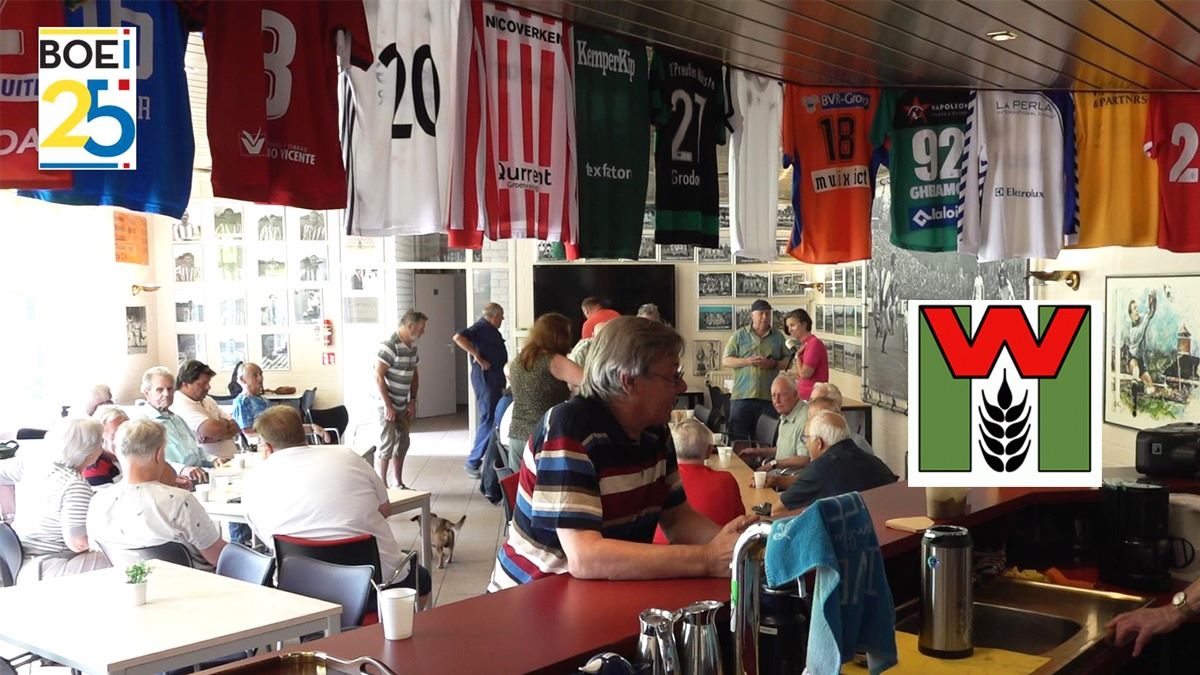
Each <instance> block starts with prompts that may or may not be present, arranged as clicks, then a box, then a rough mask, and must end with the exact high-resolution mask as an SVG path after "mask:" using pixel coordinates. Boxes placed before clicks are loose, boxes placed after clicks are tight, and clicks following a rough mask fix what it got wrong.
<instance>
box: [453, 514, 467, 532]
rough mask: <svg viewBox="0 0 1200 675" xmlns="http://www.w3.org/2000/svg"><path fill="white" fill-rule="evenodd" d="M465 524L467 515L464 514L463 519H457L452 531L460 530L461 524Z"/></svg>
mask: <svg viewBox="0 0 1200 675" xmlns="http://www.w3.org/2000/svg"><path fill="white" fill-rule="evenodd" d="M465 522H467V514H465V513H464V514H463V517H462V518H459V519H458V522H457V523H455V524H454V529H456V530H461V529H462V526H463V523H465Z"/></svg>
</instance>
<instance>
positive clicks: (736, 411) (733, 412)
mask: <svg viewBox="0 0 1200 675" xmlns="http://www.w3.org/2000/svg"><path fill="white" fill-rule="evenodd" d="M787 353H788V352H787V343H786V339H785V338H784V336H783V334H782V333H780V332H779V331H777V330H775V329H774V328H772V327H771V303H769V302H767V301H766V300H755V301H754V304H753V305H750V325H749V326H744V327H742V328H739V329H737V331H736V332H734V334H733V336H732V337H730V338H729V342H727V343H726V344H725V358H723V359H722V360H721V364H722V365H724V366H725V367H726V368H732V369H733V395H732V397H731V403H730V406H729V440H730V442H732V441H735V440H742V439H748V438H753V436H754V427H755V425H756V424H757V422H758V418H759V416H760V415H771V416H774V412H775V411H774V408H773V407H772V406H771V381H772V380H774V379H775V371H777V370H778V369H779V367H780V366H781V365H783V362H784V357H785V356H786V355H787Z"/></svg>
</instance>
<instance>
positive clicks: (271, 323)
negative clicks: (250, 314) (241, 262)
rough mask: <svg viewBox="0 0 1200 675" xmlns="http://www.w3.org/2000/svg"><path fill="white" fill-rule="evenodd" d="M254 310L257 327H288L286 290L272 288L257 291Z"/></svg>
mask: <svg viewBox="0 0 1200 675" xmlns="http://www.w3.org/2000/svg"><path fill="white" fill-rule="evenodd" d="M255 310H256V311H255V315H256V316H257V317H258V325H259V326H262V327H263V328H282V327H284V326H286V325H288V308H287V290H286V289H283V288H273V289H266V290H263V291H259V295H258V299H257V302H256V303H255Z"/></svg>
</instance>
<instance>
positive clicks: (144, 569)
mask: <svg viewBox="0 0 1200 675" xmlns="http://www.w3.org/2000/svg"><path fill="white" fill-rule="evenodd" d="M152 571H154V570H153V568H152V567H150V563H148V562H146V561H145V560H139V561H138V562H135V563H134V564H132V565H130V566H129V567H126V568H125V581H126V584H127V585H128V586H129V589H130V591H129V599H130V604H132V605H133V606H135V607H136V606H138V605H144V604H146V579H147V578H148V577H149V576H150V572H152Z"/></svg>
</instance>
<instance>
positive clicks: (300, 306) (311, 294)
mask: <svg viewBox="0 0 1200 675" xmlns="http://www.w3.org/2000/svg"><path fill="white" fill-rule="evenodd" d="M293 297H294V298H295V303H294V305H293V307H294V309H295V316H296V323H317V322H318V321H320V320H321V316H322V315H323V313H324V306H325V294H324V292H323V291H321V289H319V288H302V289H299V290H297V291H296V292H295V295H294V296H293Z"/></svg>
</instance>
